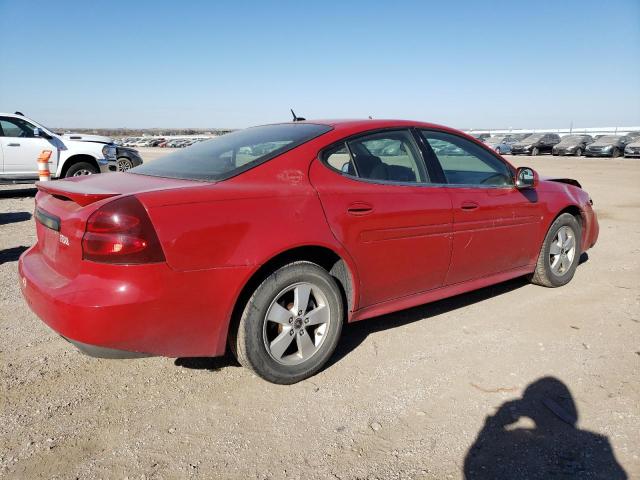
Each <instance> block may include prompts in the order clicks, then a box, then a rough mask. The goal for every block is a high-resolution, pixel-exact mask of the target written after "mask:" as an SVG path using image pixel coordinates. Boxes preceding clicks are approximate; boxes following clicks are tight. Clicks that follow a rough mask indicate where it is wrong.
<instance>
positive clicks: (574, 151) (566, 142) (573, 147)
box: [551, 135, 593, 157]
mask: <svg viewBox="0 0 640 480" xmlns="http://www.w3.org/2000/svg"><path fill="white" fill-rule="evenodd" d="M592 143H593V138H592V137H591V135H566V136H564V137H562V138H561V139H560V143H558V144H557V145H554V147H553V150H552V151H551V153H552V154H553V155H575V156H576V157H580V156H582V154H583V152H584V151H585V149H586V148H587V145H590V144H592Z"/></svg>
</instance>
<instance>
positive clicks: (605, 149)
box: [602, 145, 613, 152]
mask: <svg viewBox="0 0 640 480" xmlns="http://www.w3.org/2000/svg"><path fill="white" fill-rule="evenodd" d="M612 148H613V145H607V146H606V147H603V148H602V150H604V151H605V152H608V151H609V150H611V149H612Z"/></svg>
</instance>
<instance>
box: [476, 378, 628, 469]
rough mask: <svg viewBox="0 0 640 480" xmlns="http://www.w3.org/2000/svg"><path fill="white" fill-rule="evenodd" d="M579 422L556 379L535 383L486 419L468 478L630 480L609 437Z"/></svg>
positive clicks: (565, 390)
mask: <svg viewBox="0 0 640 480" xmlns="http://www.w3.org/2000/svg"><path fill="white" fill-rule="evenodd" d="M526 419H528V420H526ZM531 422H533V424H535V425H533V426H529V425H526V423H531ZM577 422H578V411H577V408H576V405H575V403H574V401H573V398H572V396H571V392H570V391H569V389H568V388H567V386H566V385H565V384H564V383H562V382H561V381H560V380H558V379H556V378H553V377H544V378H541V379H539V380H537V381H535V382H534V383H532V384H531V385H529V386H528V387H527V389H526V390H525V392H524V395H523V396H522V398H520V399H517V400H512V401H509V402H505V403H503V404H502V405H501V406H500V408H499V409H498V411H497V412H496V413H495V415H493V416H488V417H487V418H486V420H485V424H484V427H483V428H482V430H481V431H480V433H479V434H478V437H477V438H476V441H475V443H474V444H473V445H472V446H471V448H470V449H469V451H468V452H467V456H466V458H465V461H464V476H465V479H467V480H473V479H515V478H517V479H523V480H524V479H548V478H567V479H568V478H589V479H592V478H593V479H596V478H597V479H607V480H617V479H626V478H627V474H626V472H625V471H624V469H623V468H622V467H621V466H620V464H619V463H618V461H617V460H616V458H615V455H614V453H613V449H612V448H611V444H610V443H609V440H608V438H607V437H606V436H604V435H600V434H597V433H593V432H589V431H587V430H580V429H579V428H577V427H576V424H577ZM517 423H520V424H523V423H524V424H525V425H518V424H517Z"/></svg>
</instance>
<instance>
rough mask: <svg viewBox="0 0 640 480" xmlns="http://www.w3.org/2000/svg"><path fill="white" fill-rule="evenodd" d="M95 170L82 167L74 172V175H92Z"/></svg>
mask: <svg viewBox="0 0 640 480" xmlns="http://www.w3.org/2000/svg"><path fill="white" fill-rule="evenodd" d="M92 174H93V172H92V171H91V170H87V169H86V168H81V169H80V170H78V171H77V172H75V173H74V174H73V176H74V177H81V176H83V175H92Z"/></svg>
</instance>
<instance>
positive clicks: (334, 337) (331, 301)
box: [229, 261, 344, 385]
mask: <svg viewBox="0 0 640 480" xmlns="http://www.w3.org/2000/svg"><path fill="white" fill-rule="evenodd" d="M300 282H305V283H309V284H312V285H313V286H314V287H317V288H318V289H320V291H321V292H322V294H323V295H324V296H325V298H326V302H327V306H328V307H329V312H330V313H329V318H330V320H329V323H328V325H327V327H326V330H325V331H324V339H323V340H322V342H321V343H320V344H319V346H318V347H317V350H316V351H315V353H313V355H312V356H311V357H310V358H308V359H306V360H302V361H301V363H298V364H295V365H284V364H282V363H280V362H278V361H276V360H275V358H274V357H273V356H272V355H271V353H270V352H269V350H268V347H267V345H266V340H265V336H264V335H265V333H264V332H265V331H267V330H266V327H265V322H266V320H265V319H266V316H267V313H268V311H269V308H270V307H271V305H272V304H273V303H274V302H275V301H276V299H277V298H278V296H279V295H281V293H282V292H283V291H284V290H286V289H287V288H289V287H291V286H294V285H296V284H298V283H300ZM294 316H295V315H294ZM301 316H302V317H303V316H304V314H303V315H301ZM343 317H344V305H343V301H342V295H341V292H340V289H339V287H338V285H337V284H336V281H335V280H334V279H333V277H331V276H330V275H329V273H328V272H327V271H326V270H325V269H323V268H322V267H320V266H319V265H316V264H315V263H311V262H307V261H300V262H294V263H290V264H288V265H285V266H283V267H281V268H279V269H278V270H276V271H275V272H273V273H272V274H271V275H269V276H268V277H267V278H266V279H265V280H264V281H263V282H262V283H261V284H260V286H258V288H256V290H255V291H254V292H253V294H252V295H251V297H250V298H249V300H248V301H247V304H246V305H245V308H244V311H243V312H242V316H241V317H240V322H239V325H238V328H237V330H235V331H232V332H230V334H229V344H230V346H231V351H232V352H233V354H234V355H235V356H236V358H237V359H238V362H240V364H241V365H242V366H244V367H246V368H248V369H249V370H251V371H253V372H254V373H255V374H256V375H258V376H259V377H261V378H263V379H265V380H267V381H269V382H272V383H278V384H283V385H290V384H292V383H296V382H299V381H300V380H304V379H305V378H308V377H311V376H312V375H314V374H316V373H317V372H318V371H319V370H320V369H321V368H322V367H323V366H324V364H325V363H326V362H327V361H328V360H329V358H330V357H331V355H332V354H333V352H334V350H335V348H336V345H337V344H338V340H339V338H340V332H341V331H342V323H343ZM290 323H291V322H290ZM311 328H312V327H311ZM302 329H304V330H305V332H306V334H307V335H309V331H307V330H306V327H302ZM298 331H299V330H298ZM305 332H303V333H305ZM292 335H296V333H294V334H292ZM293 338H295V339H296V342H297V338H296V337H295V336H294V337H293ZM292 345H293V344H292ZM294 348H295V346H294ZM283 358H284V357H283Z"/></svg>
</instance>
